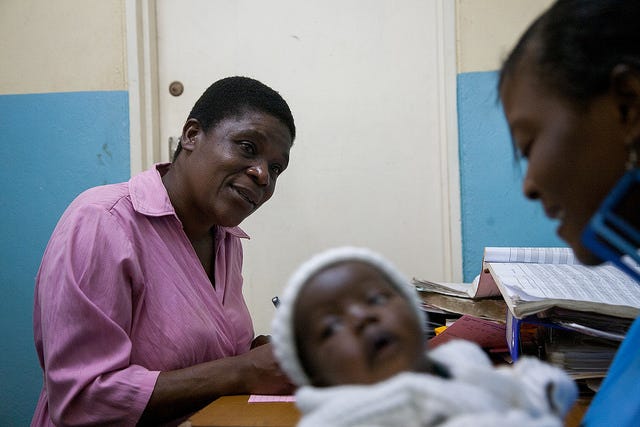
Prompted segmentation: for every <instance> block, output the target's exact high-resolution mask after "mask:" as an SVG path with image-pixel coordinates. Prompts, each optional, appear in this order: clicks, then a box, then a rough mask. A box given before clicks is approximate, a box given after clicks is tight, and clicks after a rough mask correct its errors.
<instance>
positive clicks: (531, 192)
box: [522, 176, 540, 200]
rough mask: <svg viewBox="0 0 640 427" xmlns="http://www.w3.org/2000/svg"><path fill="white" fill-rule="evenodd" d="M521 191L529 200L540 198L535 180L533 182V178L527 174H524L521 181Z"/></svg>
mask: <svg viewBox="0 0 640 427" xmlns="http://www.w3.org/2000/svg"><path fill="white" fill-rule="evenodd" d="M522 192H523V193H524V195H525V197H527V198H529V199H531V200H536V199H539V198H540V192H539V191H538V187H537V186H536V184H535V182H533V180H532V179H531V178H529V177H528V176H525V178H524V182H523V183H522Z"/></svg>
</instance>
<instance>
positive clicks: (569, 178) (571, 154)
mask: <svg viewBox="0 0 640 427" xmlns="http://www.w3.org/2000/svg"><path fill="white" fill-rule="evenodd" d="M535 70H536V67H535V66H529V64H528V60H527V58H526V57H525V58H523V59H522V60H521V63H520V65H518V67H516V69H515V70H514V71H513V72H512V73H511V74H510V75H509V77H507V78H506V80H505V81H504V82H503V85H502V88H501V91H500V96H501V99H502V104H503V106H504V112H505V115H506V118H507V121H508V123H509V128H510V130H511V134H512V136H513V140H514V143H515V145H516V148H517V149H518V150H519V151H520V153H521V154H522V155H523V156H524V157H525V158H526V159H527V161H528V166H527V173H526V176H525V178H524V183H523V192H524V194H525V196H527V197H529V198H531V199H537V200H539V201H540V202H541V203H542V205H543V206H544V209H545V212H546V214H547V216H548V217H549V218H553V219H557V220H558V222H559V225H558V229H557V233H558V235H559V236H560V237H561V238H562V239H563V240H565V241H566V242H567V243H568V244H569V245H570V246H571V247H572V248H573V250H574V252H575V253H576V256H577V257H578V259H580V261H582V262H584V263H588V264H594V263H597V262H598V260H597V259H596V258H595V257H594V256H593V255H592V254H591V253H590V252H589V251H588V250H587V249H586V248H585V247H584V246H583V244H582V242H581V239H580V236H581V233H582V231H583V230H584V228H585V226H586V225H587V223H588V222H589V220H590V218H591V217H592V216H593V214H594V213H595V211H596V209H597V208H598V207H599V205H600V204H601V202H602V201H603V199H604V197H605V196H606V195H607V193H609V191H610V190H611V188H612V187H613V186H614V184H615V183H616V181H617V180H618V179H619V178H620V177H621V176H622V174H623V173H624V164H625V160H626V158H627V152H626V150H625V141H626V134H625V132H626V131H625V126H624V121H625V120H624V118H623V115H622V114H621V109H620V105H619V102H618V98H617V97H616V96H615V94H613V93H606V94H604V95H602V96H600V97H597V98H595V99H594V100H593V101H591V103H590V105H588V108H585V109H584V110H580V109H577V108H573V107H572V105H571V104H570V103H569V102H567V101H566V100H564V99H562V98H560V97H559V96H558V95H556V94H554V93H553V92H552V91H550V90H548V89H547V87H546V86H545V85H544V84H543V83H542V82H541V81H540V80H539V79H538V78H537V76H536V74H535Z"/></svg>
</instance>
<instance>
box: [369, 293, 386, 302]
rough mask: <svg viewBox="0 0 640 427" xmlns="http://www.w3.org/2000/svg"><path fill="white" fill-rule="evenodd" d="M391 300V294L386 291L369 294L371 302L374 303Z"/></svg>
mask: <svg viewBox="0 0 640 427" xmlns="http://www.w3.org/2000/svg"><path fill="white" fill-rule="evenodd" d="M387 301H389V295H388V294H386V293H382V292H379V293H375V294H373V295H370V296H369V304H372V305H382V304H385V303H386V302H387Z"/></svg>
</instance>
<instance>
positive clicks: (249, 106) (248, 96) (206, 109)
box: [173, 76, 296, 161]
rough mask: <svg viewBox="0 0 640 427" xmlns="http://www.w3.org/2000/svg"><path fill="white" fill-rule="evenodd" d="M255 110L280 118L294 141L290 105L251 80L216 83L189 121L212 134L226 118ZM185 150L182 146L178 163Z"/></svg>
mask: <svg viewBox="0 0 640 427" xmlns="http://www.w3.org/2000/svg"><path fill="white" fill-rule="evenodd" d="M252 111H255V112H261V113H266V114H270V115H272V116H274V117H275V118H277V119H279V120H280V121H281V122H282V123H283V124H284V125H285V126H286V127H287V128H288V129H289V133H290V134H291V140H292V141H293V140H294V139H295V137H296V126H295V123H294V121H293V115H292V114H291V110H290V109H289V105H287V102H286V101H285V100H284V99H283V98H282V96H280V94H279V93H278V92H276V91H275V90H273V89H271V88H270V87H269V86H267V85H265V84H264V83H261V82H259V81H258V80H255V79H252V78H249V77H241V76H235V77H227V78H224V79H221V80H218V81H216V82H215V83H213V84H212V85H211V86H209V87H208V88H207V90H205V91H204V93H203V94H202V95H201V96H200V98H199V99H198V100H197V101H196V103H195V104H194V105H193V108H192V109H191V112H190V113H189V117H188V118H187V119H192V118H193V119H196V120H198V122H199V123H200V126H201V127H202V130H203V131H204V132H208V131H209V130H211V129H213V128H215V127H216V126H217V125H218V123H220V121H222V120H223V119H226V118H229V117H235V116H240V115H241V114H243V113H246V112H252ZM181 150H182V146H181V145H180V144H178V148H177V149H176V152H175V154H174V156H173V160H174V161H175V159H176V158H177V157H178V154H179V153H180V151H181Z"/></svg>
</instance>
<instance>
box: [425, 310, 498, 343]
mask: <svg viewBox="0 0 640 427" xmlns="http://www.w3.org/2000/svg"><path fill="white" fill-rule="evenodd" d="M505 328H506V326H505V324H504V323H498V322H495V321H492V320H486V319H480V318H478V317H474V316H469V315H464V316H462V317H461V318H459V319H458V320H456V321H455V322H453V325H451V326H449V327H448V328H447V329H445V330H444V332H442V333H440V335H436V336H435V337H433V338H431V339H430V340H429V344H428V346H429V347H431V348H434V347H437V346H438V345H440V344H444V343H445V342H447V341H451V340H452V339H464V340H468V341H473V342H475V343H476V344H478V345H479V346H480V347H483V348H487V349H493V350H504V349H507V338H506V329H505Z"/></svg>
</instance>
